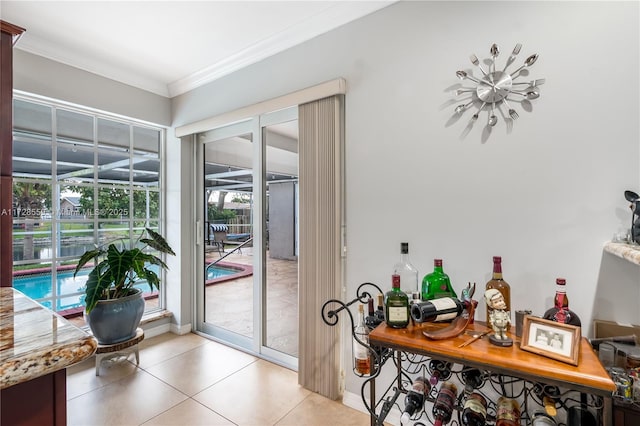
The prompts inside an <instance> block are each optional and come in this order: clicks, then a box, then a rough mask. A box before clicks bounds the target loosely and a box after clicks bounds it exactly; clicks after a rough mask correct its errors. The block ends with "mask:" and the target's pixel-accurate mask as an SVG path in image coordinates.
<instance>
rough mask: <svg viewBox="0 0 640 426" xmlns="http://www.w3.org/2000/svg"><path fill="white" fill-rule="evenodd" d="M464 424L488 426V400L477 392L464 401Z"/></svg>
mask: <svg viewBox="0 0 640 426" xmlns="http://www.w3.org/2000/svg"><path fill="white" fill-rule="evenodd" d="M462 424H463V425H466V426H484V425H486V424H487V400H486V399H485V398H484V396H482V395H480V394H479V393H477V392H474V393H472V394H471V395H469V396H468V397H467V399H466V400H465V401H464V406H463V407H462Z"/></svg>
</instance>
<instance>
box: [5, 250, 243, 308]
mask: <svg viewBox="0 0 640 426" xmlns="http://www.w3.org/2000/svg"><path fill="white" fill-rule="evenodd" d="M216 265H217V266H220V267H222V268H227V269H234V270H237V271H239V272H238V273H237V274H232V275H226V276H224V277H220V278H214V279H212V280H207V281H206V282H205V286H211V285H215V284H220V283H223V282H225V281H232V280H236V279H239V278H245V277H248V276H251V275H253V266H251V265H246V264H243V263H232V262H218V263H217V264H216ZM92 267H93V266H92V265H88V266H86V267H85V268H92ZM75 268H76V267H75V265H61V266H58V267H57V268H56V270H57V271H65V272H66V271H69V270H74V269H75ZM85 268H83V269H85ZM46 272H51V268H35V269H21V270H19V271H13V276H14V277H21V276H25V275H38V274H44V273H46ZM142 297H143V298H144V299H145V300H149V299H156V298H158V292H157V291H156V292H146V293H143V294H142ZM55 312H56V313H57V314H58V315H60V316H62V317H64V318H74V317H79V316H82V315H83V314H84V307H76V308H69V309H63V310H61V311H55Z"/></svg>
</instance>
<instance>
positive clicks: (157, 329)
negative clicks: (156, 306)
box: [144, 324, 171, 338]
mask: <svg viewBox="0 0 640 426" xmlns="http://www.w3.org/2000/svg"><path fill="white" fill-rule="evenodd" d="M149 325H151V324H149ZM170 331H171V327H170V326H169V324H160V325H157V326H150V327H144V337H145V338H151V337H155V336H159V335H161V334H164V333H168V332H170Z"/></svg>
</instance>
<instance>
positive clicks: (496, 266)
mask: <svg viewBox="0 0 640 426" xmlns="http://www.w3.org/2000/svg"><path fill="white" fill-rule="evenodd" d="M493 279H494V280H501V279H502V262H499V261H498V262H496V261H494V262H493Z"/></svg>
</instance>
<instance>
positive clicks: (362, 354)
mask: <svg viewBox="0 0 640 426" xmlns="http://www.w3.org/2000/svg"><path fill="white" fill-rule="evenodd" d="M353 335H354V338H353V357H354V359H355V369H356V372H357V373H359V374H361V375H363V376H364V375H369V374H371V360H370V358H369V350H368V349H367V347H366V346H364V345H363V344H361V343H360V342H362V343H364V344H365V345H368V344H369V329H368V328H367V326H366V325H365V323H364V305H358V325H356V327H355V328H354V329H353ZM356 337H357V338H358V339H360V342H358V341H357V340H356Z"/></svg>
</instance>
